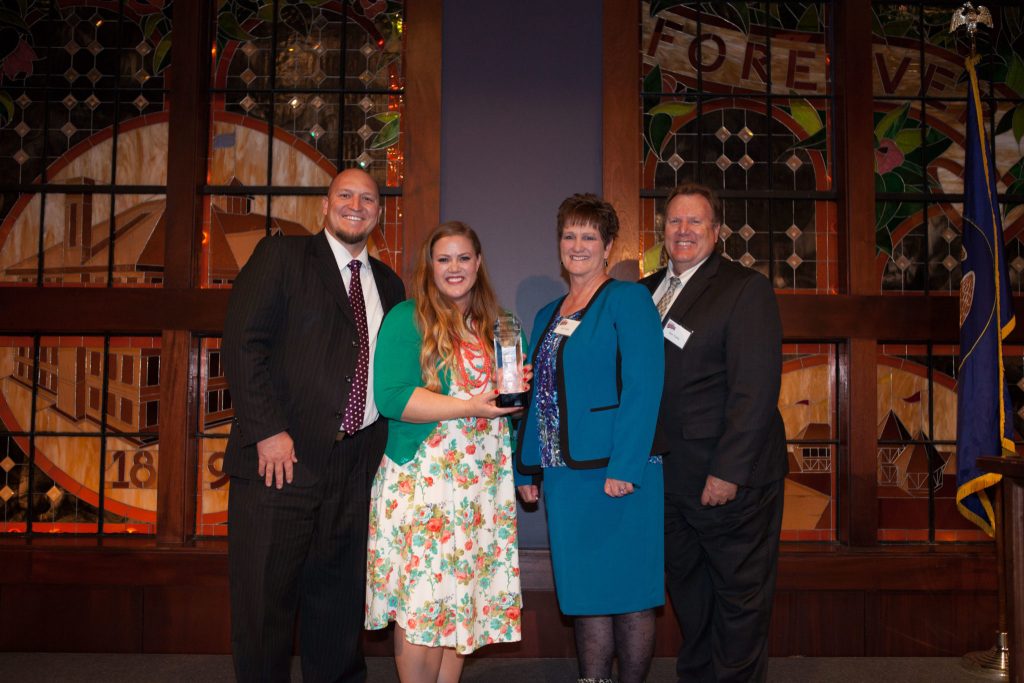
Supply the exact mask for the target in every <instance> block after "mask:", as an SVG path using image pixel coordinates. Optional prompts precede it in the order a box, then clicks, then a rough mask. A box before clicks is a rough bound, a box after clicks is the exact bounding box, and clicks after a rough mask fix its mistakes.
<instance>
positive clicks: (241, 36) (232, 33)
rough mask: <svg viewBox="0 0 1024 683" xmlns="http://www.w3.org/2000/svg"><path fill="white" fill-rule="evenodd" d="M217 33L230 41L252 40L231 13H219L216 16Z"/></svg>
mask: <svg viewBox="0 0 1024 683" xmlns="http://www.w3.org/2000/svg"><path fill="white" fill-rule="evenodd" d="M217 31H218V32H219V33H223V34H224V35H225V36H227V37H228V38H230V39H231V40H252V38H253V37H252V35H251V34H250V33H249V32H248V31H246V30H245V29H243V28H242V25H241V24H239V23H238V19H236V18H235V15H233V14H231V12H221V13H220V14H219V15H217Z"/></svg>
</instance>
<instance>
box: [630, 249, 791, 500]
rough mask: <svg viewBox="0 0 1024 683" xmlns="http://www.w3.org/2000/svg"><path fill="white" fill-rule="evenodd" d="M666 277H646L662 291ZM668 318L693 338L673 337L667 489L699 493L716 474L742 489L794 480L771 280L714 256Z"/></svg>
mask: <svg viewBox="0 0 1024 683" xmlns="http://www.w3.org/2000/svg"><path fill="white" fill-rule="evenodd" d="M664 277H665V270H664V269H663V270H660V271H658V272H657V273H654V274H653V275H650V276H648V277H646V278H644V279H643V280H642V281H641V282H642V284H644V285H646V286H647V288H648V289H649V290H650V291H651V293H652V294H653V293H654V291H655V290H656V289H657V288H658V285H659V284H660V283H661V281H662V279H663V278H664ZM668 319H672V320H674V321H675V322H676V323H677V324H680V325H682V326H683V327H685V328H686V329H687V330H690V332H691V333H692V334H691V335H690V338H689V339H688V341H687V342H686V345H685V346H684V347H683V348H682V349H680V348H679V347H678V346H676V345H675V344H673V343H672V342H670V341H668V340H666V341H665V386H664V390H663V393H662V400H661V408H660V411H659V417H658V423H659V430H660V436H661V437H663V438H665V439H667V444H668V446H669V454H668V455H667V456H666V458H665V490H666V491H675V492H682V491H683V490H684V488H686V489H687V490H700V489H701V488H703V486H704V480H705V479H706V478H707V475H709V474H712V475H714V476H716V477H718V478H720V479H724V480H726V481H729V482H732V483H734V484H739V485H741V486H763V485H765V484H768V483H770V482H773V481H777V480H779V479H781V478H782V477H784V476H786V472H787V470H788V462H787V459H786V433H785V427H784V425H783V423H782V416H781V415H780V414H779V410H778V400H779V386H780V383H781V378H782V324H781V321H780V320H779V309H778V304H777V303H776V301H775V293H774V291H773V290H772V287H771V284H770V283H769V282H768V280H767V279H766V278H765V277H764V276H762V275H761V274H759V273H757V272H755V271H753V270H750V269H749V268H744V267H742V266H740V265H738V264H736V263H732V262H731V261H726V260H725V259H723V258H722V257H721V256H719V255H718V254H717V253H713V254H711V256H709V257H708V259H707V261H705V262H704V263H703V264H702V265H701V266H700V268H698V269H697V271H696V272H695V273H694V274H693V276H692V277H691V278H690V281H689V282H688V283H687V284H686V286H685V287H684V288H683V290H682V292H680V293H679V296H678V297H676V300H675V303H674V304H673V305H672V308H671V309H669V312H668V315H667V316H666V320H668ZM684 482H685V484H684Z"/></svg>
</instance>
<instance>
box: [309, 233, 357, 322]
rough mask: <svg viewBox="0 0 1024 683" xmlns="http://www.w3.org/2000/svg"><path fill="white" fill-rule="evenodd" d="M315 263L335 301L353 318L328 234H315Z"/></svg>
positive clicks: (325, 286)
mask: <svg viewBox="0 0 1024 683" xmlns="http://www.w3.org/2000/svg"><path fill="white" fill-rule="evenodd" d="M312 248H313V263H314V264H315V268H316V272H317V274H318V275H319V276H320V280H321V281H322V282H323V284H324V289H326V290H327V292H328V293H329V294H330V295H331V297H332V298H333V299H334V301H335V302H336V303H337V304H338V308H340V309H341V311H342V313H344V314H345V315H346V316H347V317H348V318H349V319H350V320H351V319H352V306H351V304H349V302H348V294H346V293H345V281H344V280H342V279H341V271H340V270H338V261H337V260H336V259H335V258H334V252H333V251H331V245H329V244H327V235H325V234H324V233H323V231H321V232H320V234H318V235H314V236H313V247H312Z"/></svg>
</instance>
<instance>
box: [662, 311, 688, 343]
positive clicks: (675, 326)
mask: <svg viewBox="0 0 1024 683" xmlns="http://www.w3.org/2000/svg"><path fill="white" fill-rule="evenodd" d="M664 332H665V339H667V340H669V341H670V342H672V343H673V344H675V345H676V346H678V347H679V348H683V347H684V346H686V342H687V341H688V340H689V339H690V335H691V334H693V332H691V331H690V330H688V329H686V328H685V327H683V326H682V325H680V324H679V323H677V322H676V321H674V320H672V319H671V318H669V319H668V320H667V321H666V322H665V330H664Z"/></svg>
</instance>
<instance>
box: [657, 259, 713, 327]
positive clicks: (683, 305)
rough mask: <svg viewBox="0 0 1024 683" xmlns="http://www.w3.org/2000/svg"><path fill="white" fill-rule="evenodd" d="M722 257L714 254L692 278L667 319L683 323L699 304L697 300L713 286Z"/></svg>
mask: <svg viewBox="0 0 1024 683" xmlns="http://www.w3.org/2000/svg"><path fill="white" fill-rule="evenodd" d="M719 259H721V257H720V256H719V255H718V254H717V253H712V254H711V256H709V257H708V260H707V261H705V262H704V263H703V264H702V265H701V267H700V268H698V269H697V272H696V273H694V274H693V275H691V276H690V280H689V282H687V283H686V286H685V287H683V291H681V292H679V296H677V297H676V300H675V301H674V302H673V303H672V308H670V309H668V315H666V316H665V319H666V320H668V319H669V318H671V319H672V320H674V321H676V322H677V323H679V322H681V321H682V319H683V318H684V317H685V316H686V313H687V311H689V310H690V308H691V307H692V306H693V305H694V304H695V303H697V299H699V298H700V295H701V294H703V293H704V290H705V289H707V288H708V287H709V286H710V285H711V281H712V280H713V279H714V277H715V275H716V274H717V273H718V263H719Z"/></svg>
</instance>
